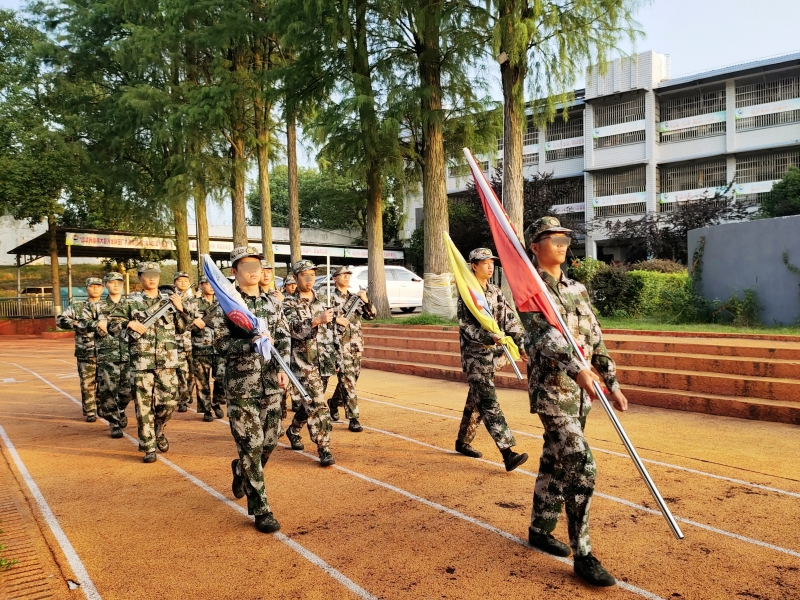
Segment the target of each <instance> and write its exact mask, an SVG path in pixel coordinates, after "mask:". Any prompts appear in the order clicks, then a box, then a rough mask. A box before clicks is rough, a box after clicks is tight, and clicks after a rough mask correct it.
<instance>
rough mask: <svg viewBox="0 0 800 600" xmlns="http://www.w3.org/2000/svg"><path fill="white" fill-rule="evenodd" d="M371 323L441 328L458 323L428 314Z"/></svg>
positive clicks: (377, 320)
mask: <svg viewBox="0 0 800 600" xmlns="http://www.w3.org/2000/svg"><path fill="white" fill-rule="evenodd" d="M370 322H371V323H380V324H383V325H409V326H413V325H442V326H443V327H458V321H450V320H449V319H442V318H441V317H437V316H436V315H432V314H429V313H422V314H420V315H414V316H411V317H393V318H391V319H375V320H374V321H370Z"/></svg>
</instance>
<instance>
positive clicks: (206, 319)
mask: <svg viewBox="0 0 800 600" xmlns="http://www.w3.org/2000/svg"><path fill="white" fill-rule="evenodd" d="M218 308H219V302H214V303H213V304H211V305H209V307H208V308H207V309H206V310H205V312H204V313H203V316H202V317H200V320H201V321H202V322H203V323H205V325H206V327H208V325H210V324H211V321H213V320H214V317H215V316H216V314H215V313H216V312H217V309H218ZM192 329H197V325H195V324H194V323H192Z"/></svg>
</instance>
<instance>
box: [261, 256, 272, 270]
mask: <svg viewBox="0 0 800 600" xmlns="http://www.w3.org/2000/svg"><path fill="white" fill-rule="evenodd" d="M261 268H262V269H273V268H274V267H273V266H272V263H271V262H269V261H268V260H267V259H266V258H262V259H261Z"/></svg>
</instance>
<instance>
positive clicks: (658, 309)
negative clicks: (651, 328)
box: [628, 270, 696, 322]
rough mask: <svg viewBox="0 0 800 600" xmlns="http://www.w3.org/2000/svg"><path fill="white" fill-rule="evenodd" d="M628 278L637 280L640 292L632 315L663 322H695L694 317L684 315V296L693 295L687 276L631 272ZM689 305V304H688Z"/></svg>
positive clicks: (654, 272)
mask: <svg viewBox="0 0 800 600" xmlns="http://www.w3.org/2000/svg"><path fill="white" fill-rule="evenodd" d="M628 274H629V276H630V277H632V278H633V279H635V280H637V281H638V282H639V283H638V285H639V287H640V289H641V292H640V294H639V298H638V303H637V305H636V307H634V309H633V311H632V313H633V314H634V315H635V316H649V317H656V318H659V319H663V320H665V321H677V322H685V321H686V320H696V315H694V314H692V315H691V316H688V315H686V314H685V311H686V304H684V303H683V300H685V298H684V295H686V294H687V293H688V294H689V295H690V296H691V295H693V287H692V286H691V281H690V279H689V275H688V274H686V272H685V271H684V272H683V273H659V272H656V271H637V270H631V271H629V272H628ZM689 304H690V305H691V303H689Z"/></svg>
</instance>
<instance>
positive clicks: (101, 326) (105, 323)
mask: <svg viewBox="0 0 800 600" xmlns="http://www.w3.org/2000/svg"><path fill="white" fill-rule="evenodd" d="M97 328H98V329H99V330H100V331H102V332H103V333H108V321H107V320H106V319H103V320H102V321H98V322H97Z"/></svg>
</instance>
